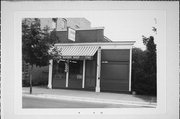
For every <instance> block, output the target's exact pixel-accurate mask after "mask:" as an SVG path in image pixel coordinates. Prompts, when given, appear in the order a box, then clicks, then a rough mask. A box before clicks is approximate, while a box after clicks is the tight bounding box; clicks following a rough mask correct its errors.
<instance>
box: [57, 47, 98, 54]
mask: <svg viewBox="0 0 180 119" xmlns="http://www.w3.org/2000/svg"><path fill="white" fill-rule="evenodd" d="M98 48H99V47H98V46H58V49H60V50H61V55H62V56H93V55H94V54H95V53H96V51H97V50H98Z"/></svg>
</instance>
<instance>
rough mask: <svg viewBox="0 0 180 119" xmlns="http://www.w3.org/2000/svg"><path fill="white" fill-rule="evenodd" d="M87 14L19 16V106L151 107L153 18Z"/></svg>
mask: <svg viewBox="0 0 180 119" xmlns="http://www.w3.org/2000/svg"><path fill="white" fill-rule="evenodd" d="M93 13H94V14H93ZM81 14H83V13H81ZM89 14H91V15H92V16H89V17H88V16H87V15H85V17H65V18H60V17H56V18H23V19H22V108H156V105H157V75H156V74H157V72H156V70H157V69H156V67H157V66H156V55H157V54H156V45H157V44H156V40H157V39H156V36H157V34H158V22H159V21H158V17H159V16H157V15H156V14H154V13H153V11H152V12H151V14H148V15H147V14H145V12H143V11H140V12H128V11H115V12H113V11H104V13H103V12H94V11H93V12H92V11H88V15H89ZM104 14H109V15H107V16H104ZM110 15H111V16H110ZM97 16H98V17H97ZM102 17H104V18H103V19H102ZM159 20H160V19H159Z"/></svg>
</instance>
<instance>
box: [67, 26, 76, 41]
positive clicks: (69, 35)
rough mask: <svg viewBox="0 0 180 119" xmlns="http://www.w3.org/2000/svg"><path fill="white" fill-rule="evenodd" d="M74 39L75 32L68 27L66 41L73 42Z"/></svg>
mask: <svg viewBox="0 0 180 119" xmlns="http://www.w3.org/2000/svg"><path fill="white" fill-rule="evenodd" d="M75 37H76V31H75V30H74V29H72V28H70V27H68V39H69V40H72V41H75Z"/></svg>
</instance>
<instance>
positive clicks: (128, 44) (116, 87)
mask: <svg viewBox="0 0 180 119" xmlns="http://www.w3.org/2000/svg"><path fill="white" fill-rule="evenodd" d="M134 43H135V42H134V41H121V42H104V43H98V42H96V43H61V44H56V46H57V47H58V48H59V50H61V56H60V57H61V60H60V61H59V62H55V61H52V60H51V61H50V65H49V78H48V87H49V88H71V89H87V90H88V89H91V90H95V92H100V91H101V90H104V91H131V59H132V58H131V57H132V56H131V55H132V45H133V44H134Z"/></svg>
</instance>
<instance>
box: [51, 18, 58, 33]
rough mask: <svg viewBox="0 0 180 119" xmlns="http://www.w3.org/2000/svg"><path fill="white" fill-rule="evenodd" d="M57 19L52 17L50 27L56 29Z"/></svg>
mask: <svg viewBox="0 0 180 119" xmlns="http://www.w3.org/2000/svg"><path fill="white" fill-rule="evenodd" d="M57 20H58V18H52V21H53V22H52V29H53V30H57Z"/></svg>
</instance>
